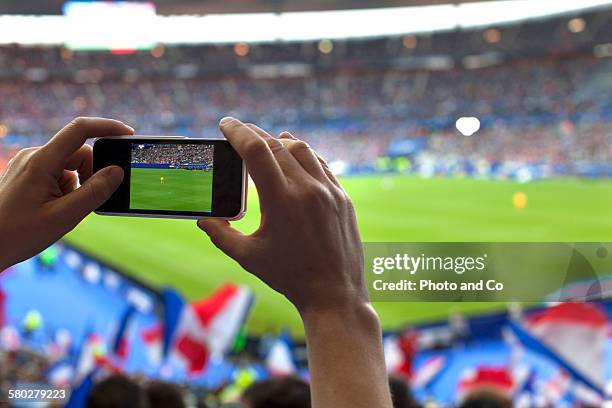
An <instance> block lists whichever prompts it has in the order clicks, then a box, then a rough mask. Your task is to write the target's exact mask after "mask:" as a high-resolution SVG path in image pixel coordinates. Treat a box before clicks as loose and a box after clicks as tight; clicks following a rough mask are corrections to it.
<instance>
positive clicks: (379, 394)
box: [198, 118, 391, 408]
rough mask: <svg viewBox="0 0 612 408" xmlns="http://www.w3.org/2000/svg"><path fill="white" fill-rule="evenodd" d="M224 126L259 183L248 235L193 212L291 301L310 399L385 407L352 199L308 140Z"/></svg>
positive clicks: (226, 122)
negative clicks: (301, 333)
mask: <svg viewBox="0 0 612 408" xmlns="http://www.w3.org/2000/svg"><path fill="white" fill-rule="evenodd" d="M220 127H221V130H222V132H223V133H224V134H225V136H226V138H227V139H228V140H229V142H230V143H231V144H232V146H234V148H235V149H236V151H237V152H238V153H239V154H240V156H241V157H242V158H243V159H244V161H245V163H246V165H247V168H248V169H249V173H250V175H251V177H252V178H253V181H254V182H255V184H256V186H257V190H258V192H259V199H260V204H261V212H262V217H261V224H260V226H259V228H258V229H257V231H255V232H254V233H253V234H251V235H244V234H242V233H241V232H239V231H237V230H235V229H233V228H232V227H231V226H230V224H229V223H228V222H226V221H221V220H215V219H202V220H200V221H199V222H198V225H199V226H200V228H202V229H203V230H204V231H205V232H206V233H207V234H208V235H209V236H210V238H211V240H212V241H213V243H214V244H215V245H216V246H217V247H219V248H220V249H221V250H222V251H224V252H225V253H226V254H228V255H229V256H231V257H232V258H234V259H235V260H236V261H237V262H238V263H240V264H241V265H242V266H243V267H244V268H245V269H246V270H247V271H249V272H251V273H253V274H254V275H256V276H257V277H259V278H260V279H262V280H263V281H264V282H266V283H267V284H268V285H269V286H270V287H271V288H273V289H274V290H276V291H278V292H280V293H282V294H283V295H285V296H286V297H287V298H288V299H289V301H290V302H292V303H293V304H294V305H295V307H296V308H297V310H298V312H299V313H300V316H301V317H302V320H303V322H304V328H305V331H306V340H307V345H308V354H309V360H310V372H311V378H312V401H313V407H315V408H326V407H329V408H344V407H346V408H349V407H350V408H359V407H363V408H366V407H391V398H390V395H389V390H388V382H387V381H388V380H387V374H386V371H385V366H384V357H383V351H382V341H381V332H380V325H379V321H378V316H377V315H376V313H375V312H374V310H373V309H372V308H371V307H370V305H369V303H368V298H367V292H366V289H365V285H364V277H363V253H362V247H361V240H360V237H359V230H358V228H357V222H356V219H355V212H354V209H353V206H352V203H351V201H350V199H349V198H348V196H347V195H346V193H345V192H344V190H343V189H342V187H341V186H340V184H339V183H338V181H337V180H336V179H335V177H334V176H333V175H332V173H331V171H329V168H328V167H327V164H326V163H325V161H323V160H322V159H321V158H320V157H319V156H317V155H316V153H315V152H314V151H313V150H312V149H310V147H309V146H308V145H307V144H306V143H304V142H303V141H300V140H298V139H296V138H295V137H293V136H292V135H291V134H289V133H286V132H284V133H283V134H281V136H280V138H278V139H277V138H274V137H272V136H270V135H269V134H268V133H266V132H264V131H263V130H261V129H259V128H258V127H256V126H254V125H245V124H243V123H242V122H240V121H239V120H237V119H233V118H225V119H223V120H222V121H221V125H220Z"/></svg>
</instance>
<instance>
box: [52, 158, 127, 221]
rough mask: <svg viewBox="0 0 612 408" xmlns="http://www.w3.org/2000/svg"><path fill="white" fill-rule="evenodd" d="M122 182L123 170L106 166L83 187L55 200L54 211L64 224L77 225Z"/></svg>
mask: <svg viewBox="0 0 612 408" xmlns="http://www.w3.org/2000/svg"><path fill="white" fill-rule="evenodd" d="M121 181H123V169H121V167H119V166H108V167H105V168H103V169H102V170H100V171H98V172H97V173H95V174H94V175H93V176H91V177H90V178H89V179H87V181H86V182H85V183H83V185H82V186H81V187H79V188H77V189H76V190H74V191H72V192H71V193H69V194H66V195H65V196H63V197H62V198H60V199H58V200H57V203H56V210H57V211H58V212H59V214H60V215H59V217H61V218H64V220H65V222H66V223H70V224H74V225H76V224H78V223H79V222H80V221H81V220H82V219H83V218H85V217H86V216H87V215H88V214H89V213H91V212H92V211H93V210H95V209H96V208H98V207H99V206H101V205H102V204H104V202H105V201H106V200H108V199H109V198H110V196H111V195H112V194H113V193H114V192H115V190H117V188H118V187H119V185H120V184H121Z"/></svg>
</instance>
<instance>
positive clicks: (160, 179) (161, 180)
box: [159, 176, 164, 184]
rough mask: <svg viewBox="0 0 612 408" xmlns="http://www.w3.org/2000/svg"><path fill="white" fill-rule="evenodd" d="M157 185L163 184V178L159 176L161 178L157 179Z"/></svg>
mask: <svg viewBox="0 0 612 408" xmlns="http://www.w3.org/2000/svg"><path fill="white" fill-rule="evenodd" d="M159 184H164V176H161V177H160V178H159Z"/></svg>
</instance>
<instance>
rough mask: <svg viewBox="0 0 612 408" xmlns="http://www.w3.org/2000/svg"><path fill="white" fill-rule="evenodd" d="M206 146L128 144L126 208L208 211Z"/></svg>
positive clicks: (210, 180)
mask: <svg viewBox="0 0 612 408" xmlns="http://www.w3.org/2000/svg"><path fill="white" fill-rule="evenodd" d="M213 153H214V146H213V145H209V144H199V143H193V144H182V143H167V144H158V143H156V144H152V143H132V155H131V169H130V172H131V175H130V209H132V210H158V211H191V212H210V211H212V186H213V157H214V155H213Z"/></svg>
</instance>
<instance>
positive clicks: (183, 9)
mask: <svg viewBox="0 0 612 408" xmlns="http://www.w3.org/2000/svg"><path fill="white" fill-rule="evenodd" d="M128 1H131V0H128ZM150 1H151V3H154V4H155V7H156V8H157V12H158V13H159V14H162V15H172V14H209V13H267V12H287V11H315V10H318V11H320V10H351V9H364V8H383V7H407V6H422V5H432V4H443V3H449V0H377V1H370V0H232V1H226V0H150ZM477 1H484V0H454V1H453V3H468V2H477ZM64 3H65V0H47V1H44V2H43V1H39V0H2V1H1V2H0V14H29V15H43V14H47V15H48V14H51V15H53V14H62V7H63V5H64Z"/></svg>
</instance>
